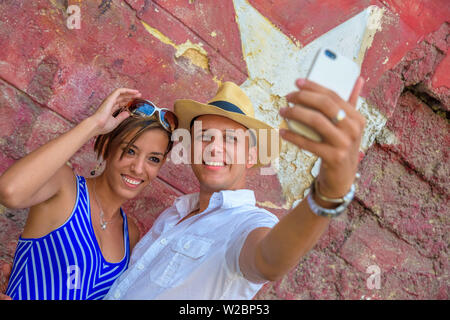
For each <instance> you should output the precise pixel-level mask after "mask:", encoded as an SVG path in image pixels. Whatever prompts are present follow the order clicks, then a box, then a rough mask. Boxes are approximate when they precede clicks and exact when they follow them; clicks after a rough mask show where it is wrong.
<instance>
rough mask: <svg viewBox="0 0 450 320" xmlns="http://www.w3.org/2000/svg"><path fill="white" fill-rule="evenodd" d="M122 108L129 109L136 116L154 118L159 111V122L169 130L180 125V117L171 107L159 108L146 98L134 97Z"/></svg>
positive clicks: (171, 130)
mask: <svg viewBox="0 0 450 320" xmlns="http://www.w3.org/2000/svg"><path fill="white" fill-rule="evenodd" d="M122 110H128V112H130V114H131V116H132V117H135V118H154V117H155V113H158V117H157V119H158V120H159V123H161V125H162V126H163V127H164V129H166V130H167V131H169V132H173V131H174V130H175V129H176V128H177V127H178V118H177V116H176V115H175V113H173V112H172V111H170V110H169V109H166V108H158V107H157V106H156V105H155V104H154V103H153V102H151V101H149V100H144V99H134V100H133V101H131V102H130V103H128V105H127V106H126V107H124V108H123V109H122Z"/></svg>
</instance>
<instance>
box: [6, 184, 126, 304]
mask: <svg viewBox="0 0 450 320" xmlns="http://www.w3.org/2000/svg"><path fill="white" fill-rule="evenodd" d="M89 204H90V202H89V193H88V190H87V186H86V180H85V178H84V177H81V176H77V200H76V203H75V207H74V209H73V211H72V213H71V215H70V217H69V219H68V220H67V221H66V222H65V223H64V224H63V225H62V226H60V227H59V228H57V229H55V230H53V231H52V232H50V233H49V234H47V235H45V236H43V237H41V238H35V239H25V238H22V237H20V238H19V241H18V243H17V248H16V252H15V254H14V263H13V267H12V271H11V276H10V278H9V284H8V288H7V290H6V294H7V295H9V296H10V297H11V298H12V299H18V300H91V299H102V298H103V297H104V296H105V295H106V294H107V293H108V291H109V289H110V287H111V286H112V284H113V282H114V280H116V279H117V278H118V277H119V276H120V275H121V274H122V273H123V272H124V271H125V270H126V269H127V268H128V262H129V258H130V248H129V239H128V225H127V218H126V215H125V214H124V212H123V211H122V208H121V209H120V213H121V215H122V217H123V237H124V244H125V255H124V257H123V259H122V260H121V261H120V262H118V263H110V262H108V261H106V260H105V258H104V257H103V254H102V252H101V250H100V247H99V245H98V242H97V238H96V237H95V233H94V229H93V227H92V221H91V211H90V205H89Z"/></svg>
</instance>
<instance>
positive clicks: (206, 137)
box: [201, 134, 212, 141]
mask: <svg viewBox="0 0 450 320" xmlns="http://www.w3.org/2000/svg"><path fill="white" fill-rule="evenodd" d="M201 139H202V141H211V140H212V137H211V136H210V135H209V134H203V135H202V136H201Z"/></svg>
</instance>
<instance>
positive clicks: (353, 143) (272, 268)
mask: <svg viewBox="0 0 450 320" xmlns="http://www.w3.org/2000/svg"><path fill="white" fill-rule="evenodd" d="M363 83H364V81H363V80H362V78H359V79H358V81H357V82H356V85H355V87H354V89H353V92H352V94H351V96H350V99H349V101H348V102H346V101H343V100H342V99H341V98H340V97H339V96H338V95H337V94H336V93H334V92H332V91H330V90H328V89H326V88H324V87H322V86H319V85H318V84H316V83H313V82H310V81H305V80H299V81H297V83H296V85H297V87H298V88H299V89H300V90H299V91H296V92H293V93H291V94H289V95H288V96H287V97H286V98H287V100H288V101H289V102H290V103H293V104H294V107H292V108H283V109H281V110H280V114H281V116H283V117H285V118H287V119H292V120H296V121H300V122H302V123H304V124H306V125H307V126H309V127H311V128H312V129H314V130H316V131H317V132H318V133H319V134H320V135H321V136H322V141H321V142H315V141H312V140H310V139H308V138H305V137H303V136H300V135H299V134H297V133H294V132H293V131H290V130H283V129H282V130H280V134H281V137H282V138H284V139H285V140H287V141H290V142H292V143H293V144H295V145H297V146H298V147H299V148H302V149H305V150H308V151H310V152H313V153H314V154H316V155H317V156H319V157H321V158H322V164H321V168H320V174H319V177H318V179H319V187H320V193H322V194H323V195H324V196H326V197H328V198H341V197H343V196H344V195H345V194H347V193H348V191H349V189H350V187H351V185H352V183H353V180H354V179H355V174H356V170H357V167H358V160H359V146H360V143H361V137H362V132H363V129H364V125H365V119H364V118H363V117H362V116H361V115H360V114H359V112H358V111H356V109H355V106H356V102H357V100H358V95H359V93H360V92H361V88H362V86H363ZM304 106H307V108H306V107H304ZM341 109H342V110H344V111H345V113H346V117H345V118H344V119H342V120H341V121H338V122H336V121H334V122H333V121H332V119H333V118H334V117H336V115H337V114H338V112H339V110H341ZM316 201H317V202H318V204H319V205H323V206H328V208H331V207H330V206H335V204H333V203H324V204H322V203H321V202H320V201H318V200H317V199H316ZM329 222H330V218H327V217H321V216H318V215H315V214H314V213H313V212H312V211H311V208H310V207H309V205H308V202H307V201H306V199H303V200H302V201H301V202H300V203H299V204H298V205H297V206H296V207H295V208H293V209H292V210H291V211H290V212H289V213H288V214H286V215H284V216H283V217H282V218H281V219H280V222H279V223H278V224H276V225H275V226H274V227H273V228H272V229H268V228H257V229H255V230H253V231H252V232H251V233H250V234H249V236H248V237H247V239H246V241H245V243H244V246H243V247H242V250H241V253H240V256H239V266H240V268H241V271H242V273H243V274H244V276H245V277H246V278H247V279H249V280H250V281H255V280H258V279H267V280H271V281H273V280H277V279H280V278H281V277H282V276H283V275H285V274H286V273H287V272H289V270H290V269H292V268H293V267H294V266H295V265H296V264H298V261H299V260H300V258H301V257H303V256H304V255H305V254H306V253H307V252H308V251H309V250H311V248H313V247H314V245H315V244H316V243H317V241H318V240H319V238H320V236H321V235H322V234H323V232H324V231H325V230H326V228H327V227H328V224H329Z"/></svg>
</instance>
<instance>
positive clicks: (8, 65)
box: [0, 0, 450, 299]
mask: <svg viewBox="0 0 450 320" xmlns="http://www.w3.org/2000/svg"><path fill="white" fill-rule="evenodd" d="M71 5H76V6H78V8H80V13H81V27H80V28H79V29H73V28H70V27H69V26H68V23H67V21H68V20H69V18H70V17H71V16H72V15H71V13H70V12H68V8H69V6H71ZM244 6H245V8H247V6H248V7H251V8H254V9H255V10H256V12H257V13H258V14H260V15H261V16H263V17H265V19H266V20H267V21H268V23H270V25H271V28H273V30H275V31H276V32H278V33H280V34H282V35H284V36H285V37H286V39H288V41H291V43H292V45H293V46H294V47H296V48H298V50H301V49H302V48H304V47H306V46H307V45H308V44H309V43H312V42H313V41H314V40H315V39H318V38H320V37H321V36H322V35H324V34H325V35H326V34H328V33H329V32H336V33H337V34H338V35H339V26H340V25H343V24H344V23H345V22H346V21H348V20H349V19H351V18H352V17H354V16H355V15H356V14H358V13H359V12H362V11H363V10H365V9H366V8H368V7H369V6H376V8H378V9H377V10H378V11H376V12H378V13H380V14H381V15H380V16H379V17H380V20H379V21H378V24H376V27H375V28H372V29H371V28H370V27H371V23H372V26H373V21H372V20H370V19H369V20H368V25H367V30H372V31H371V33H367V32H365V31H364V30H362V31H364V32H363V35H364V36H363V37H362V39H361V43H358V46H359V45H360V46H361V48H363V47H364V50H363V51H359V55H358V54H357V56H358V57H359V58H358V59H360V64H361V70H362V75H363V77H364V78H365V79H366V87H365V89H364V91H363V94H362V98H363V99H364V101H365V103H366V104H368V105H370V106H371V107H372V108H373V109H374V110H376V112H377V114H379V115H380V116H379V117H380V118H381V119H383V121H381V123H382V125H381V126H378V129H377V130H378V131H376V132H375V131H374V132H372V133H373V135H374V136H375V138H374V141H373V142H372V143H371V144H370V145H369V146H368V147H367V148H365V149H364V150H362V151H361V158H362V160H361V162H360V170H359V172H360V173H361V178H360V180H359V183H358V191H357V195H356V199H355V201H354V202H353V203H352V204H351V206H350V208H349V210H348V211H347V213H346V214H343V215H341V216H340V217H338V218H337V219H335V220H333V221H332V222H331V224H330V226H329V228H328V230H327V231H326V233H325V234H324V235H323V236H322V238H321V239H320V241H319V243H318V244H317V245H316V246H315V247H314V248H313V250H311V251H310V252H309V253H308V254H307V255H306V256H305V257H304V258H303V259H302V260H301V261H300V262H299V264H298V266H297V267H296V268H294V269H293V270H291V271H290V272H289V273H288V274H287V275H286V276H285V277H284V278H283V279H282V280H280V281H277V282H272V283H268V284H267V285H265V286H264V287H263V289H262V290H261V291H260V292H259V293H258V294H257V295H256V297H255V299H449V294H450V279H449V274H450V266H449V255H448V247H449V244H450V221H449V218H450V210H449V203H448V202H449V194H450V190H449V188H450V166H449V150H450V135H449V112H450V89H449V88H450V77H449V74H450V57H449V55H448V51H449V45H450V37H449V35H450V26H449V23H448V22H447V21H446V20H448V18H449V17H450V5H449V3H448V1H445V0H442V1H441V0H425V1H419V0H411V1H397V0H386V1H375V0H352V1H348V0H333V1H331V0H323V1H322V0H321V1H314V2H310V1H306V0H282V1H276V2H275V1H262V0H248V1H238V0H234V1H233V0H224V1H222V0H221V1H209V0H174V1H163V0H153V1H143V0H142V1H140V0H134V1H131V0H129V1H119V0H103V1H83V0H78V1H67V0H65V1H64V0H50V1H41V0H39V1H10V0H6V1H0V174H1V173H2V172H4V171H5V170H6V169H7V168H8V167H9V166H10V165H11V164H13V163H14V162H15V161H16V160H17V159H20V158H21V157H23V156H24V155H26V154H27V153H29V152H31V151H32V150H34V149H35V148H37V147H39V146H40V145H42V144H43V143H45V142H47V141H49V140H50V139H52V138H54V137H56V136H58V135H59V134H61V133H63V132H65V131H67V130H69V129H70V128H72V127H73V126H74V125H76V124H77V123H78V122H79V121H80V120H82V119H84V118H85V117H87V116H89V115H90V114H92V113H93V112H94V111H95V109H96V107H97V106H98V105H99V104H100V103H101V101H102V100H103V98H104V97H105V96H106V95H107V94H108V93H109V92H110V91H112V90H113V89H114V88H117V87H131V88H137V89H139V90H140V91H141V92H143V93H144V95H145V96H146V97H147V98H150V99H151V100H153V101H154V102H156V103H157V104H160V105H162V106H166V107H168V108H172V106H173V102H174V100H175V99H178V98H192V99H196V100H199V101H207V100H208V99H209V98H210V97H211V96H213V95H214V93H215V91H216V90H217V87H218V85H219V84H220V83H221V82H223V81H234V82H236V83H238V84H239V85H241V84H243V83H244V82H246V83H247V84H248V83H249V82H252V83H255V84H256V85H257V86H259V87H261V90H263V91H264V90H268V89H267V88H265V85H263V84H267V86H269V87H270V86H273V85H274V83H272V82H271V81H274V80H271V79H277V78H276V76H278V75H271V74H267V75H266V77H267V78H264V79H256V78H255V77H254V76H253V75H252V74H251V72H253V71H251V72H250V67H249V59H250V58H254V56H253V54H252V55H250V54H249V53H248V52H246V49H245V48H247V47H246V46H245V45H244V44H243V43H242V41H253V40H252V39H248V38H245V40H243V39H244V38H243V37H241V35H242V34H244V31H245V30H242V28H243V24H242V19H243V18H242V16H243V13H242V11H243V10H244V9H245V8H244ZM243 8H244V9H243ZM246 10H247V9H246ZM371 12H372V13H373V12H375V11H371ZM237 13H238V15H239V19H237ZM370 17H375V16H374V14H372V15H371V16H370ZM238 20H239V21H238ZM371 21H372V22H371ZM335 30H337V31H335ZM266 31H267V30H266ZM266 31H265V32H266ZM269 31H270V30H269ZM267 32H268V31H267ZM342 37H343V38H342V39H343V40H342V42H344V41H346V40H345V35H342ZM257 40H258V41H260V42H257V43H256V45H257V46H258V45H259V46H261V50H264V48H265V45H266V44H265V43H264V38H261V39H257ZM361 50H362V49H361ZM250 56H252V57H250ZM281 56H282V53H281V52H280V57H278V56H277V55H273V56H272V58H273V59H275V60H276V59H284V58H281ZM355 60H356V56H355ZM267 63H268V64H269V63H270V61H268V62H267ZM275 72H276V71H275ZM272 76H273V78H271V77H272ZM263 80H264V81H263ZM286 89H287V88H286ZM271 92H272V91H271ZM286 93H287V92H286ZM271 100H273V101H275V100H276V99H271ZM254 103H255V102H254ZM255 104H257V103H255ZM255 107H257V108H260V107H261V106H259V105H256V106H255ZM272 107H273V108H276V104H275V102H274V104H273V105H272ZM272 107H270V106H269V109H270V108H272ZM274 110H276V109H274ZM368 130H369V129H368ZM370 130H374V129H370ZM369 133H370V132H369ZM70 162H71V164H72V166H73V168H74V170H75V171H76V172H77V173H78V174H82V175H87V174H88V173H89V172H90V171H91V169H92V168H93V167H95V165H96V159H95V156H94V153H93V151H92V141H91V142H89V143H87V144H86V145H85V146H84V147H83V148H82V149H81V150H80V151H79V152H77V153H76V154H75V155H74V156H73V158H72V159H71V161H70ZM299 170H300V169H299ZM302 170H303V169H302ZM281 174H282V173H279V175H278V176H277V175H272V176H261V175H260V174H259V173H258V172H256V171H250V172H249V176H248V187H249V188H251V189H253V190H255V193H256V198H257V204H258V205H260V206H261V207H264V208H266V209H268V210H270V211H272V212H274V213H275V214H276V215H278V216H279V217H281V216H283V215H284V214H286V213H287V212H288V210H289V209H288V208H290V205H291V203H292V201H291V202H289V201H288V200H289V199H287V193H286V190H285V189H283V186H282V181H283V179H282V178H283V177H282V176H281ZM305 174H306V176H307V177H312V176H311V175H312V173H311V168H309V169H308V170H306V171H305ZM280 181H281V182H280ZM299 183H300V182H299ZM303 183H304V181H303ZM197 190H198V182H197V181H196V180H195V177H194V175H193V173H192V171H191V170H190V168H189V166H187V165H181V166H180V165H179V166H176V165H174V164H173V163H170V162H169V163H167V164H166V165H165V167H164V168H163V169H162V170H161V172H160V174H159V176H158V178H157V179H156V180H155V181H154V182H153V183H152V184H151V186H150V187H148V188H147V189H146V190H145V191H144V192H143V194H141V195H140V196H139V197H138V198H136V199H134V200H132V201H129V202H128V203H126V204H125V208H124V209H125V210H126V212H127V213H128V215H129V216H131V217H132V218H133V219H134V220H135V221H136V222H137V224H138V226H139V228H140V231H141V233H142V234H143V233H145V232H146V231H148V230H149V229H150V227H151V226H152V224H153V222H154V220H155V218H156V217H157V216H158V214H159V213H161V212H162V210H164V208H166V207H168V206H170V205H171V204H172V203H173V200H174V199H175V198H176V197H178V196H180V195H182V194H186V193H191V192H195V191H197ZM289 194H290V193H289ZM299 197H301V196H299ZM27 212H28V210H26V209H23V210H12V209H9V208H6V207H4V206H1V205H0V265H8V264H10V263H11V262H12V259H13V256H14V250H15V247H16V244H17V239H18V237H19V235H20V234H21V232H22V229H23V226H24V224H25V221H26V218H27ZM1 272H2V271H1V268H0V273H1ZM1 289H2V288H1V287H0V290H1Z"/></svg>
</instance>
